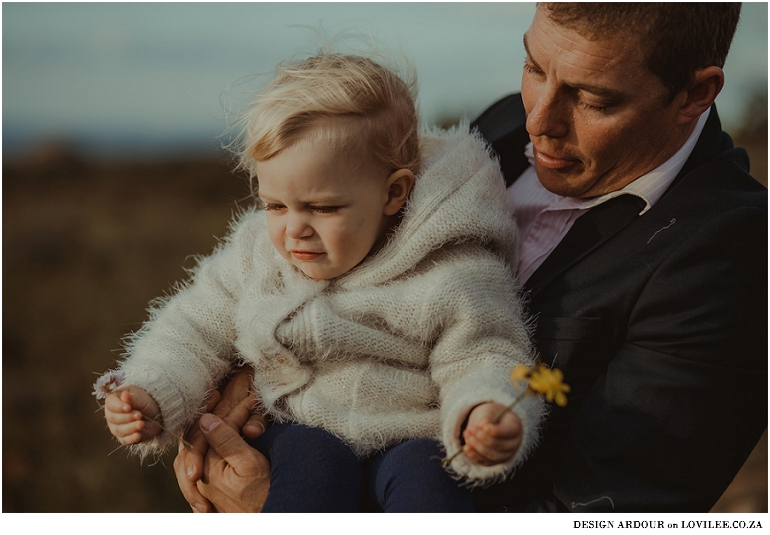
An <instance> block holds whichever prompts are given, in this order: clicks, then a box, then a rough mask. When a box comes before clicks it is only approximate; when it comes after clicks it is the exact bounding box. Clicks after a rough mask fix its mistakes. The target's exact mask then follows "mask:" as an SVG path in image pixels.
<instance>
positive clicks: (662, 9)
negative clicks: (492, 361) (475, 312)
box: [176, 3, 767, 512]
mask: <svg viewBox="0 0 770 535" xmlns="http://www.w3.org/2000/svg"><path fill="white" fill-rule="evenodd" d="M739 11H740V5H739V4H733V5H729V4H725V5H719V4H702V5H699V4H671V3H667V4H642V3H639V4H540V5H539V6H538V9H537V13H536V15H535V19H534V21H533V23H532V26H531V28H530V29H529V30H528V31H527V33H526V35H525V37H524V44H525V49H526V51H527V58H526V62H525V66H524V75H523V79H522V93H521V95H520V96H519V95H514V96H511V97H507V98H505V99H503V100H501V101H500V102H498V103H497V104H495V105H493V106H492V107H491V108H490V109H489V110H487V111H486V112H485V113H484V114H483V115H482V116H481V117H480V118H479V119H477V121H476V122H475V124H476V126H477V127H478V128H479V130H480V131H481V133H482V134H483V135H484V136H485V137H486V138H487V139H488V140H489V142H490V143H491V144H492V147H493V149H494V150H495V152H496V153H497V154H498V155H499V157H500V164H501V167H502V169H503V173H504V175H505V178H506V181H507V182H508V184H509V186H510V187H509V194H510V195H511V198H512V201H513V202H514V204H515V206H516V213H517V218H518V219H519V225H520V231H521V236H520V242H521V244H522V249H521V260H520V264H519V273H520V277H521V279H522V282H523V285H524V291H525V294H526V298H527V300H528V306H529V310H530V312H531V313H532V315H533V316H534V318H535V332H534V337H535V345H536V347H537V349H538V351H539V354H540V359H541V361H542V362H544V363H546V364H548V365H552V366H554V367H557V368H559V369H561V370H562V371H563V373H564V376H565V381H566V382H567V383H569V384H570V385H571V387H572V391H571V392H570V396H569V403H568V404H567V406H566V407H564V408H555V409H554V410H553V411H552V413H551V415H550V417H549V419H548V420H547V422H546V424H545V427H544V435H543V439H542V441H541V447H540V448H539V450H538V452H537V453H536V454H535V455H534V456H533V457H532V458H531V459H530V460H529V461H528V462H527V464H526V465H525V466H524V467H523V468H522V470H520V471H519V472H518V473H517V474H516V475H515V476H514V477H513V478H512V479H511V480H509V481H508V482H505V483H503V484H500V485H496V486H494V487H491V488H489V489H486V490H483V491H480V492H478V493H477V500H476V505H477V508H478V510H480V511H505V510H507V511H575V512H580V511H707V510H709V509H710V508H711V506H712V505H713V504H714V503H715V502H716V500H717V499H718V498H719V496H720V495H721V493H722V492H723V491H724V489H725V488H726V487H727V485H728V484H729V483H730V481H731V480H732V478H733V477H734V475H735V473H736V472H737V471H738V469H739V468H740V467H741V465H742V463H743V462H744V461H745V459H746V457H747V456H748V454H749V453H750V451H751V450H752V448H753V446H754V445H755V444H756V442H757V441H758V439H759V438H760V435H761V434H762V432H763V430H764V429H765V428H766V427H767V190H766V189H765V188H764V187H763V186H761V185H760V184H758V183H757V182H756V181H755V180H754V179H753V178H751V176H750V175H749V174H748V159H747V157H746V153H745V151H743V150H742V149H736V148H733V145H732V141H731V140H730V138H729V136H728V135H727V134H725V133H724V132H722V131H721V126H720V123H719V118H718V116H717V112H716V108H715V107H714V106H713V102H714V99H715V98H716V96H717V95H718V94H719V91H720V90H721V88H722V86H723V84H724V74H723V72H722V66H723V65H724V60H725V57H726V55H727V51H728V49H729V45H730V42H731V40H732V36H733V33H734V31H735V27H736V25H737V22H738V16H739ZM220 421H221V420H219V419H213V417H206V419H205V420H204V421H203V423H202V427H203V428H204V434H205V435H206V436H207V438H208V440H209V442H210V443H211V444H212V447H213V449H214V450H216V449H218V448H220V449H221V444H226V446H225V448H224V450H225V451H224V454H223V455H221V456H219V454H217V453H216V452H214V453H212V454H211V455H214V456H216V460H217V462H216V463H209V464H208V465H207V466H208V467H209V469H208V472H207V474H206V476H207V477H206V480H205V481H206V482H207V483H205V484H200V485H198V486H197V487H196V486H195V485H192V484H190V482H189V480H187V479H186V478H185V475H184V472H183V468H184V466H185V462H184V461H185V459H184V456H185V455H184V454H182V455H180V458H179V459H178V462H177V463H176V465H177V477H178V479H179V482H180V486H181V488H182V490H183V492H184V493H185V496H186V498H187V499H188V501H189V502H190V503H191V504H193V503H197V504H199V506H200V508H202V509H204V510H207V509H209V508H210V504H209V503H208V502H207V501H206V500H203V499H202V498H203V496H207V497H209V498H211V500H212V501H213V502H214V503H215V504H217V502H218V501H219V500H221V499H222V496H223V495H227V494H230V495H232V494H234V493H240V494H241V495H243V496H245V497H244V498H243V499H241V500H240V501H239V502H238V501H237V500H232V499H231V500H228V502H227V504H224V505H219V504H217V505H218V508H219V509H221V510H225V509H252V510H253V509H258V508H259V503H256V502H258V499H256V498H254V496H256V495H257V494H259V493H260V492H261V493H263V494H264V492H265V491H266V488H265V486H264V478H262V479H261V482H260V483H255V480H256V479H255V476H254V474H255V473H256V472H255V471H254V470H253V468H254V466H256V464H258V463H259V462H261V461H259V460H254V459H253V455H252V454H251V453H250V451H249V450H250V448H248V446H247V445H246V443H245V442H243V441H239V440H240V439H238V437H237V435H236V433H235V431H233V430H232V429H231V428H230V427H229V426H227V425H225V426H215V427H213V428H210V425H211V424H212V423H219V422H220ZM247 448H248V449H247ZM220 453H222V452H221V451H220ZM249 455H251V457H249ZM213 466H218V467H221V470H222V471H219V469H212V468H211V467H213ZM226 470H229V476H230V479H229V480H228V483H229V484H230V487H229V488H228V490H227V491H223V490H222V485H220V484H219V481H220V479H221V478H222V477H225V476H226V475H227V473H228V472H226ZM243 470H247V471H248V470H250V471H251V472H250V473H251V475H250V476H244V477H243V478H240V479H239V477H237V474H239V473H243ZM233 473H235V474H236V477H235V478H234V479H233V476H232V474H233ZM223 474H224V476H223ZM222 481H224V480H222ZM233 481H235V483H233ZM244 489H249V490H253V491H254V492H247V491H244Z"/></svg>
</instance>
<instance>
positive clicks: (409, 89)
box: [236, 53, 421, 180]
mask: <svg viewBox="0 0 770 535" xmlns="http://www.w3.org/2000/svg"><path fill="white" fill-rule="evenodd" d="M415 98H416V76H414V74H413V72H412V74H411V76H410V77H409V81H408V82H405V81H404V80H402V78H400V77H399V76H398V75H397V74H396V72H395V69H389V68H385V67H383V66H382V65H380V64H379V63H377V62H375V61H373V60H371V59H368V58H365V57H361V56H355V55H342V54H336V53H322V54H319V55H317V56H314V57H311V58H309V59H307V60H304V61H302V62H299V63H295V64H288V65H287V64H280V65H279V66H278V69H277V74H276V76H275V78H274V79H273V81H272V82H271V83H270V84H269V85H268V86H267V88H266V89H265V91H264V92H263V93H262V94H261V95H260V96H259V97H258V98H257V99H256V100H255V102H254V103H253V104H252V105H251V106H250V107H249V109H248V110H247V112H246V113H245V114H244V115H243V117H242V118H241V119H240V121H239V125H240V128H241V132H240V136H239V138H240V139H239V140H238V142H237V146H236V156H237V158H238V168H239V169H243V170H245V171H246V172H247V173H248V175H249V178H250V179H252V180H253V179H254V178H255V177H256V172H255V164H256V162H258V161H265V160H269V159H270V158H272V157H273V156H276V155H277V154H279V153H280V152H281V151H283V150H285V149H286V148H288V147H290V146H292V145H294V144H296V143H303V142H307V141H313V140H318V139H322V140H324V141H325V142H328V143H329V145H330V148H333V149H342V150H344V151H346V152H347V153H348V154H350V155H351V157H354V156H362V157H366V156H373V157H374V159H375V161H376V162H377V163H378V164H379V165H381V166H382V168H383V170H384V171H385V172H387V173H391V172H393V171H395V170H397V169H409V170H410V171H412V172H413V173H415V174H417V173H418V171H419V168H420V165H421V156H420V144H419V138H418V131H419V118H418V115H417V110H416V106H415ZM257 179H258V177H257Z"/></svg>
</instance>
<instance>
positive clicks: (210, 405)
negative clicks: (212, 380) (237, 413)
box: [205, 390, 222, 412]
mask: <svg viewBox="0 0 770 535" xmlns="http://www.w3.org/2000/svg"><path fill="white" fill-rule="evenodd" d="M221 398H222V394H221V393H220V392H219V390H213V391H212V392H211V394H209V399H208V400H207V401H206V411H205V412H211V411H212V410H213V409H214V407H216V406H217V403H219V400H220V399H221Z"/></svg>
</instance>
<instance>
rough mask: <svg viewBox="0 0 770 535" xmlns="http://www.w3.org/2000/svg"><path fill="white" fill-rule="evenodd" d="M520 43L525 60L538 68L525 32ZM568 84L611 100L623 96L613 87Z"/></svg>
mask: <svg viewBox="0 0 770 535" xmlns="http://www.w3.org/2000/svg"><path fill="white" fill-rule="evenodd" d="M522 43H523V44H524V51H525V52H526V53H527V61H529V62H530V63H532V64H533V65H534V66H535V67H537V68H538V69H539V68H540V65H538V63H537V61H535V60H534V59H533V58H532V53H531V52H530V51H529V46H527V34H524V37H523V38H522ZM569 86H570V87H572V88H574V89H579V90H581V91H587V92H588V93H591V94H592V95H596V96H597V97H602V98H608V99H613V100H619V99H621V98H622V97H623V92H621V91H616V90H614V89H609V88H607V87H600V86H596V85H590V84H569Z"/></svg>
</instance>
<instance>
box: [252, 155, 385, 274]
mask: <svg viewBox="0 0 770 535" xmlns="http://www.w3.org/2000/svg"><path fill="white" fill-rule="evenodd" d="M357 160H359V158H350V157H346V156H345V155H343V154H340V153H339V152H338V151H336V150H333V149H329V148H328V147H327V146H326V145H325V144H324V143H322V142H320V141H312V142H308V143H301V144H295V145H293V146H291V147H289V148H288V149H286V150H284V151H283V152H281V153H279V154H278V155H277V156H274V157H273V158H271V159H269V160H266V161H262V162H257V164H256V171H257V176H258V177H259V197H260V199H261V200H262V202H263V203H264V206H265V210H266V211H267V225H268V231H269V233H270V241H271V242H272V243H273V246H274V247H275V248H276V249H277V250H278V252H279V253H280V254H281V256H283V257H284V258H285V259H286V260H288V261H289V262H290V263H291V264H293V265H294V266H296V267H297V268H299V269H300V270H301V271H302V272H303V273H304V274H305V275H307V276H308V277H311V278H313V279H318V280H326V279H333V278H335V277H338V276H340V275H342V274H343V273H346V272H347V271H349V270H351V269H352V268H354V267H355V266H357V265H358V264H359V263H360V262H361V261H362V260H363V259H364V258H366V256H367V255H368V254H369V253H370V252H372V251H373V250H374V249H376V248H377V247H378V246H379V245H381V244H382V243H383V242H384V240H385V236H386V234H387V232H388V230H389V221H390V218H389V217H388V215H390V214H386V211H388V209H387V206H389V194H388V188H389V186H388V175H387V173H386V172H383V171H382V170H381V169H379V168H378V167H377V166H375V165H374V164H373V162H369V161H366V162H362V161H357Z"/></svg>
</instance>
